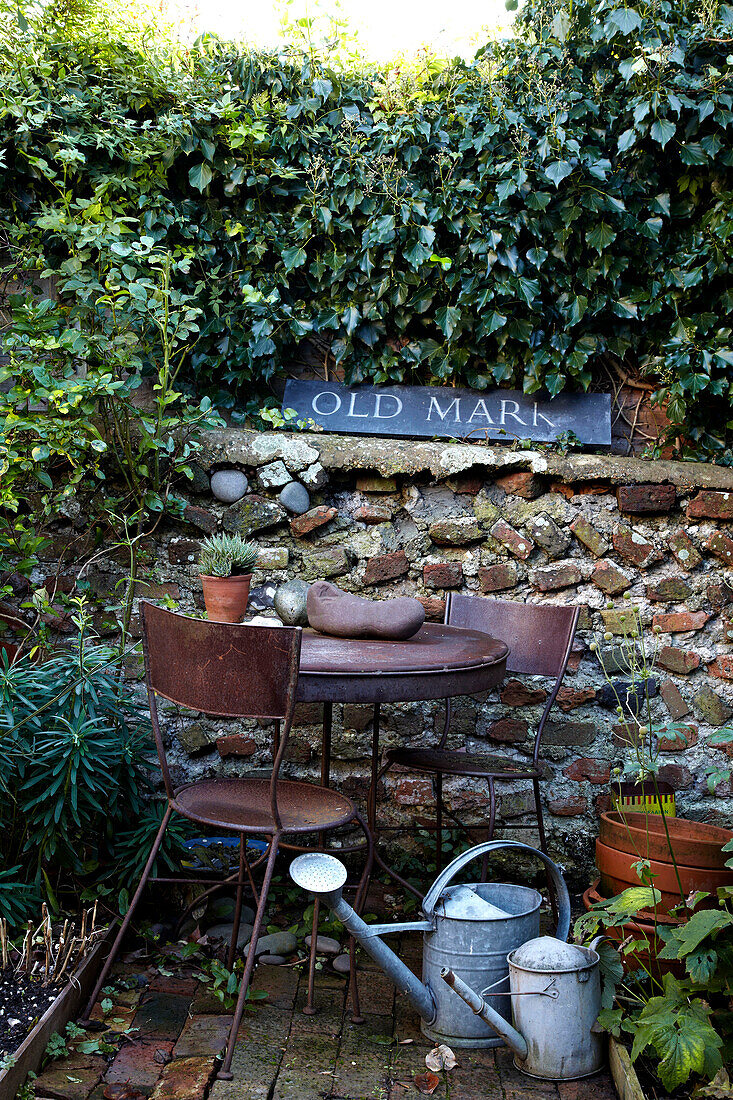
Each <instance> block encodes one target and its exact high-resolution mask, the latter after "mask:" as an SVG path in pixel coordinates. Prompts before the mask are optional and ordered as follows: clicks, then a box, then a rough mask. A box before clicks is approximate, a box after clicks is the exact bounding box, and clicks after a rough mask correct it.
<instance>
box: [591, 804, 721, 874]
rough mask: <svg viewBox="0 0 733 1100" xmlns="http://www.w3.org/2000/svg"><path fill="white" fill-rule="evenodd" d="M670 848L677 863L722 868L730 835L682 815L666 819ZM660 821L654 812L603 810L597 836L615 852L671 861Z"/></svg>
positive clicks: (663, 861) (662, 824) (664, 861)
mask: <svg viewBox="0 0 733 1100" xmlns="http://www.w3.org/2000/svg"><path fill="white" fill-rule="evenodd" d="M666 824H667V831H668V832H669V839H670V840H671V842H672V850H673V851H674V856H675V859H676V860H677V862H678V863H682V864H684V865H685V866H687V867H709V868H711V869H715V870H720V871H722V870H723V869H724V868H725V864H726V860H727V859H729V857H730V853H729V852H724V851H723V845H724V844H727V843H728V841H729V840H730V839H731V838H732V837H733V832H730V831H729V830H728V829H718V828H717V827H716V826H715V825H704V824H703V823H702V822H700V821H687V820H686V819H685V818H683V817H668V818H667V819H666ZM664 825H665V823H664V821H663V820H662V818H661V817H659V816H658V815H656V814H626V813H625V814H620V813H616V812H611V813H606V814H603V815H602V817H601V830H600V838H601V840H602V842H603V843H604V844H606V845H607V846H608V847H609V848H616V849H617V851H619V852H636V853H638V857H639V858H640V859H641V858H643V859H656V860H660V861H661V862H662V863H670V862H671V854H670V850H669V842H668V840H667V834H666V832H665V829H664Z"/></svg>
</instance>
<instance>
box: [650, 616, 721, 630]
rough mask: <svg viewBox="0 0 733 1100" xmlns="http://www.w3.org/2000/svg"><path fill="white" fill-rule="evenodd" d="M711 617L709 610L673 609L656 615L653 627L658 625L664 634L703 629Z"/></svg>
mask: <svg viewBox="0 0 733 1100" xmlns="http://www.w3.org/2000/svg"><path fill="white" fill-rule="evenodd" d="M711 617H712V616H710V615H709V614H708V613H707V611H672V612H670V613H669V614H668V615H655V616H654V618H653V619H652V629H654V627H655V626H658V627H659V629H660V630H661V631H662V633H663V634H681V633H685V632H686V631H688V630H702V628H703V627H704V626H705V623H706V622H707V621H708V619H710V618H711Z"/></svg>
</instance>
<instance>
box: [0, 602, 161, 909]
mask: <svg viewBox="0 0 733 1100" xmlns="http://www.w3.org/2000/svg"><path fill="white" fill-rule="evenodd" d="M78 627H79V634H78V637H77V639H76V641H75V642H72V643H71V644H70V645H69V647H68V648H66V649H62V650H59V651H57V652H56V653H55V654H54V655H53V656H51V657H48V658H47V659H46V660H45V661H42V662H40V661H38V660H33V659H31V658H30V657H28V656H26V657H24V658H22V659H20V660H18V661H17V662H15V663H14V664H12V665H7V664H6V665H4V666H0V761H1V765H2V767H1V769H0V770H1V777H0V823H1V827H2V832H3V851H2V861H1V863H0V915H2V916H4V917H6V918H7V919H8V921H9V922H10V923H12V924H17V923H19V922H20V921H21V920H22V919H25V917H26V916H27V915H29V914H30V913H31V912H32V910H33V908H34V907H35V905H36V904H37V901H38V898H39V896H44V897H45V898H46V900H47V901H48V902H49V904H50V906H51V908H52V909H53V910H56V909H57V908H58V907H59V904H60V900H61V896H62V895H63V892H64V891H67V890H69V888H70V887H74V888H75V891H76V890H79V889H82V888H86V889H87V890H88V891H90V892H91V893H92V894H93V895H98V894H100V893H109V892H112V891H114V890H116V891H121V890H123V889H124V888H126V887H127V886H128V885H129V883H130V882H131V881H132V879H133V878H134V875H135V874H136V871H137V869H138V867H139V863H140V860H141V859H144V858H145V852H146V849H145V847H144V845H145V844H146V843H147V844H148V845H149V844H150V843H151V841H152V835H151V834H153V828H152V826H151V825H150V824H149V814H150V811H146V809H145V804H144V801H143V797H144V794H145V793H146V791H147V788H148V781H147V768H148V766H149V764H148V754H149V752H150V750H151V740H150V732H149V718H148V716H147V714H146V713H144V712H143V711H142V709H141V708H140V707H139V705H138V704H137V702H136V700H135V698H134V695H133V692H132V689H131V686H130V685H129V684H128V683H127V682H126V681H125V680H124V679H122V678H120V677H119V675H118V674H117V670H118V665H119V660H120V654H119V651H118V650H117V649H115V648H113V647H109V646H103V645H100V644H99V643H98V642H97V641H96V640H95V639H93V638H92V639H90V638H88V637H87V627H88V624H87V623H86V621H85V620H84V618H83V617H80V619H79V620H78ZM131 820H133V821H136V822H138V824H136V825H135V826H133V827H131V826H130V821H131ZM171 843H172V844H173V845H175V831H174V834H173V837H172V841H171ZM133 844H134V845H136V847H135V849H134V857H133V856H132V855H131V849H132V846H133ZM147 850H148V851H149V846H148V848H147ZM123 856H124V858H122V857H123ZM163 858H165V856H164V857H163ZM120 901H121V907H122V908H123V910H124V908H125V907H126V906H125V901H126V894H125V893H124V892H123V893H122V894H121V897H120Z"/></svg>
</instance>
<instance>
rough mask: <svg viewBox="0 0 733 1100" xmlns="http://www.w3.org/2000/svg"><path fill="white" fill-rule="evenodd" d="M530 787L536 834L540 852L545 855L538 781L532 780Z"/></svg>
mask: <svg viewBox="0 0 733 1100" xmlns="http://www.w3.org/2000/svg"><path fill="white" fill-rule="evenodd" d="M532 787H533V788H534V806H535V811H536V813H537V832H538V833H539V834H540V850H541V851H543V852H545V854H546V853H547V839H546V837H545V822H544V818H543V817H542V798H541V797H540V781H539V779H536V778H535V779H533V780H532Z"/></svg>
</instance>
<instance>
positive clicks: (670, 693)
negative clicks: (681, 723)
mask: <svg viewBox="0 0 733 1100" xmlns="http://www.w3.org/2000/svg"><path fill="white" fill-rule="evenodd" d="M659 694H660V695H661V696H662V699H663V700H664V705H665V707H666V708H667V710H668V711H669V716H670V718H673V719H674V721H675V722H676V721H678V720H679V719H680V718H684V717H685V715H686V714H689V713H690V708H689V707H688V705H687V703H686V702H685V700H684V698H683V696H682V692H681V691H680V689H679V688H678V687H677V685H676V684H675V683H674V682H673V681H672V680H665V681H664V683H663V684H662V685H661V687H660V688H659Z"/></svg>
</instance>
